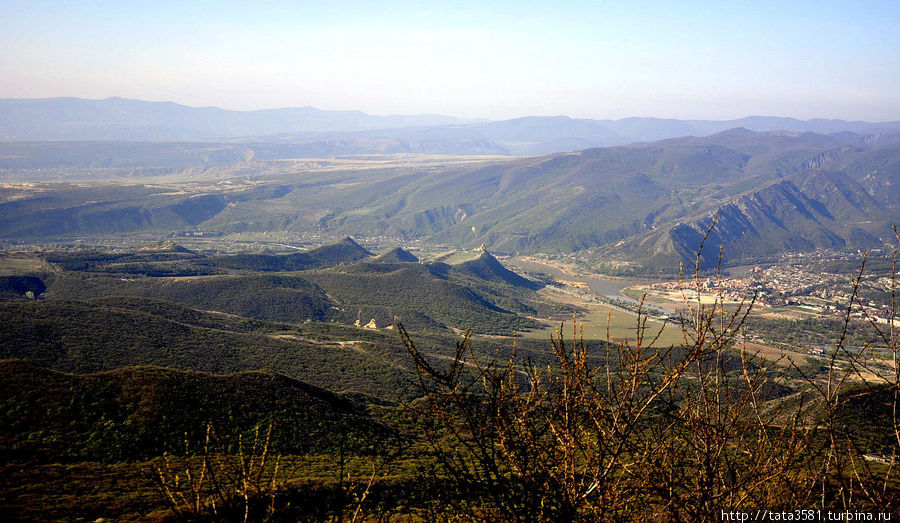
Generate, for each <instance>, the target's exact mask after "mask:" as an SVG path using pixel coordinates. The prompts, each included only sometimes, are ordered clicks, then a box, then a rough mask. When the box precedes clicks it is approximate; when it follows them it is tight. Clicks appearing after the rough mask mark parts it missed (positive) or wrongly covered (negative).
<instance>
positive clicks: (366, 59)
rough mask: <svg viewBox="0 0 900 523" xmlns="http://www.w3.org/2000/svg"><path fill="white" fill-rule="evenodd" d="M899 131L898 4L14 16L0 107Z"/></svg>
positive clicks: (189, 6) (35, 11)
mask: <svg viewBox="0 0 900 523" xmlns="http://www.w3.org/2000/svg"><path fill="white" fill-rule="evenodd" d="M58 96H76V97H82V98H91V99H101V98H106V97H110V96H120V97H124V98H135V99H141V100H151V101H174V102H177V103H181V104H185V105H190V106H217V107H222V108H226V109H235V110H253V109H271V108H279V107H304V106H312V107H316V108H319V109H327V110H361V111H365V112H367V113H371V114H424V113H430V114H446V115H452V116H458V117H464V118H488V119H505V118H513V117H519V116H528V115H567V116H571V117H579V118H598V119H607V118H609V119H619V118H625V117H630V116H652V117H659V118H679V119H716V120H724V119H732V118H740V117H743V116H749V115H769V116H787V117H794V118H800V119H810V118H840V119H845V120H866V121H890V120H900V2H898V1H896V0H887V1H865V0H860V1H858V2H847V1H846V0H843V1H830V0H819V1H811V2H807V1H790V0H782V1H777V2H775V1H773V2H760V1H747V2H728V1H726V0H720V1H711V2H690V1H677V2H676V1H668V2H663V1H660V2H641V1H629V2H600V1H596V2H562V1H554V2H551V1H536V2H528V1H519V2H486V1H481V2H468V1H465V0H460V1H454V2H429V3H426V2H421V1H414V2H345V1H339V0H333V1H329V2H323V1H317V2H304V1H292V2H274V1H269V2H267V1H264V0H261V1H256V2H236V1H227V0H218V1H214V2H205V1H198V2H191V1H187V0H182V1H167V0H157V1H154V2H137V1H135V2H132V1H120V0H116V1H95V2H84V1H81V2H79V1H65V0H58V1H41V0H25V1H19V0H0V98H48V97H58Z"/></svg>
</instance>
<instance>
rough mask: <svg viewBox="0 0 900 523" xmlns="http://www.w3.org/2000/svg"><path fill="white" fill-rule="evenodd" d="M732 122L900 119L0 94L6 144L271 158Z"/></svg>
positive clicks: (534, 147) (812, 124) (472, 148)
mask: <svg viewBox="0 0 900 523" xmlns="http://www.w3.org/2000/svg"><path fill="white" fill-rule="evenodd" d="M736 127H743V128H745V129H748V130H751V131H757V132H767V131H789V132H814V133H819V134H831V133H836V132H846V131H849V132H854V133H864V134H873V133H879V132H884V131H888V130H892V129H900V122H883V123H868V122H859V121H854V122H848V121H843V120H823V119H816V120H808V121H801V120H796V119H793V118H778V117H766V116H750V117H746V118H741V119H738V120H722V121H713V120H672V119H659V118H625V119H622V120H590V119H574V118H569V117H566V116H552V117H545V116H529V117H523V118H515V119H512V120H504V121H496V122H488V121H471V120H468V121H467V120H462V119H459V118H454V117H449V116H438V115H415V116H400V115H391V116H373V115H369V114H366V113H363V112H360V111H322V110H318V109H314V108H312V107H303V108H285V109H269V110H260V111H230V110H225V109H219V108H215V107H200V108H195V107H187V106H184V105H179V104H176V103H172V102H146V101H139V100H128V99H123V98H107V99H105V100H85V99H79V98H47V99H4V100H0V142H22V141H30V142H41V141H129V142H170V141H180V142H183V141H206V142H208V141H234V140H238V141H239V142H241V146H240V147H234V146H232V147H226V148H227V149H229V150H231V149H241V150H244V149H246V145H247V144H254V145H255V146H254V147H253V149H254V151H255V153H256V154H259V155H261V156H262V157H272V158H287V157H293V158H297V157H322V156H336V155H348V154H370V153H403V152H413V153H439V154H497V155H538V154H550V153H555V152H567V151H576V150H581V149H586V148H590V147H605V146H614V145H625V144H629V143H634V142H648V141H655V140H662V139H667V138H676V137H681V136H708V135H711V134H714V133H718V132H721V131H724V130H727V129H732V128H736ZM261 144H268V145H266V146H262V145H261ZM157 147H158V146H157ZM207 147H208V146H207ZM256 149H259V150H256Z"/></svg>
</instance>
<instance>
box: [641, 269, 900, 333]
mask: <svg viewBox="0 0 900 523" xmlns="http://www.w3.org/2000/svg"><path fill="white" fill-rule="evenodd" d="M891 288H892V281H891V278H889V277H886V276H882V277H877V278H875V277H872V278H869V279H864V280H863V281H862V282H861V284H860V291H859V293H858V296H857V297H856V299H854V300H853V307H852V311H851V317H853V318H859V319H867V320H871V321H873V322H875V323H884V324H887V323H888V322H889V321H890V319H891V318H892V313H891V303H890V293H891ZM650 290H651V291H657V292H663V293H675V292H678V293H681V294H684V296H686V297H687V298H688V299H696V296H697V293H698V291H699V293H700V295H704V294H705V295H707V296H713V297H718V298H719V299H721V300H723V301H725V302H726V303H729V302H731V303H740V302H741V301H745V302H746V301H748V300H750V299H752V298H753V297H754V296H755V297H756V301H755V303H754V307H761V308H764V309H778V310H783V311H784V310H787V311H794V312H796V313H799V314H806V315H813V316H819V317H829V316H830V317H842V316H843V315H845V314H846V312H847V307H848V304H850V298H851V295H852V292H853V282H852V280H851V276H850V275H849V274H848V275H841V274H831V273H825V272H815V271H813V270H810V269H808V268H806V267H804V266H802V265H794V264H784V265H774V266H771V267H765V268H763V267H760V266H756V267H753V268H752V269H750V270H749V271H748V272H747V273H746V274H744V275H743V276H741V277H731V278H724V277H723V278H712V277H710V278H706V279H703V280H701V281H700V282H699V283H698V282H694V281H675V282H660V283H654V284H652V285H650ZM873 294H874V295H881V296H887V299H881V300H876V299H872V298H871V297H870V296H871V295H873ZM894 324H895V325H900V321H898V320H897V319H896V318H895V319H894Z"/></svg>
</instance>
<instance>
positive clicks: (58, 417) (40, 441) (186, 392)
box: [0, 360, 389, 461]
mask: <svg viewBox="0 0 900 523" xmlns="http://www.w3.org/2000/svg"><path fill="white" fill-rule="evenodd" d="M0 391H2V393H0V427H2V428H0V433H2V437H3V438H4V440H5V441H6V445H5V451H4V453H5V454H6V456H5V458H6V459H11V458H13V457H14V456H16V454H22V455H26V454H27V453H29V452H31V451H33V450H34V449H41V451H42V452H44V453H47V454H49V455H48V456H46V457H47V458H50V456H52V455H55V456H57V457H58V458H61V457H62V458H64V459H67V460H75V459H77V460H97V461H122V460H129V459H146V458H150V457H153V456H157V455H160V454H162V453H163V452H170V453H179V452H183V451H184V438H185V433H187V434H188V438H189V439H190V440H191V441H201V440H202V436H203V434H204V433H205V430H206V425H207V423H213V424H214V427H215V428H216V431H217V433H218V434H219V435H220V436H222V437H231V435H234V434H239V433H246V432H248V431H251V430H252V429H253V428H254V427H255V426H257V425H260V424H263V425H264V426H267V424H268V422H269V421H270V420H274V422H275V424H276V426H277V429H278V430H277V433H276V438H275V440H274V441H273V445H274V448H273V450H274V451H276V452H280V453H290V454H305V453H309V452H323V451H330V450H333V449H334V448H335V447H336V445H337V444H338V443H339V442H340V441H343V442H344V443H345V445H347V446H348V449H352V450H354V451H368V450H372V449H376V448H377V442H378V441H379V440H381V439H383V438H384V437H387V436H388V432H389V431H388V430H387V429H386V428H384V427H381V426H380V425H379V424H378V423H376V422H374V421H372V420H371V419H369V418H368V417H367V416H366V415H365V414H364V413H362V412H361V411H360V410H359V409H358V408H357V407H355V406H354V405H353V404H351V403H350V402H348V401H346V400H344V399H341V398H340V397H338V396H336V395H334V394H333V393H330V392H328V391H326V390H323V389H320V388H318V387H314V386H311V385H308V384H306V383H303V382H301V381H297V380H294V379H291V378H288V377H286V376H283V375H279V374H275V373H272V372H264V371H252V372H250V371H247V372H242V373H239V374H228V375H210V374H204V373H199V372H186V371H176V370H172V369H164V368H158V367H124V368H119V369H116V370H111V371H106V372H102V373H92V374H67V373H62V372H57V371H52V370H48V369H45V368H42V367H38V366H36V365H34V364H32V363H29V362H26V361H23V360H2V361H0ZM195 450H197V449H195Z"/></svg>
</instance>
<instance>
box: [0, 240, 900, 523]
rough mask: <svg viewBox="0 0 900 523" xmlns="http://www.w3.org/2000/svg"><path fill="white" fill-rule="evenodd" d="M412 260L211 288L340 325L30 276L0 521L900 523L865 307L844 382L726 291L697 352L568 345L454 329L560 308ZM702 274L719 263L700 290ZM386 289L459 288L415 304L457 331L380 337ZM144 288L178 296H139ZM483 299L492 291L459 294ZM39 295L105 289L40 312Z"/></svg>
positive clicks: (704, 311) (166, 288)
mask: <svg viewBox="0 0 900 523" xmlns="http://www.w3.org/2000/svg"><path fill="white" fill-rule="evenodd" d="M898 240H900V238H898ZM345 252H346V251H345ZM351 252H355V251H354V250H353V249H351ZM401 255H402V253H401ZM183 256H187V257H188V258H189V259H192V260H193V262H192V263H193V264H194V265H195V266H202V263H198V259H199V257H197V256H194V255H191V254H187V255H185V254H184V253H179V254H178V255H177V256H176V257H177V258H179V260H181V259H182V257H183ZM354 256H355V255H354ZM402 257H403V256H400V257H399V258H400V259H397V258H398V257H395V258H394V259H389V260H380V261H373V260H367V259H359V260H344V261H342V262H340V263H334V264H332V262H329V261H326V262H325V263H324V265H320V266H318V267H315V268H307V269H304V270H303V271H283V270H282V269H284V267H283V266H282V265H278V266H276V267H274V268H273V269H272V270H263V269H260V267H263V268H265V267H269V266H270V265H267V264H270V263H271V262H272V261H273V260H271V259H269V258H253V259H252V263H253V267H252V269H251V268H249V266H245V265H241V266H240V267H239V268H237V267H236V264H238V263H240V264H244V263H246V262H247V260H246V259H242V258H234V259H229V260H228V261H227V262H226V263H223V264H217V265H206V267H207V268H209V267H212V269H213V271H212V272H215V274H206V275H199V274H198V275H194V276H190V277H189V278H192V279H195V280H196V281H199V282H203V285H209V283H208V282H210V281H219V280H225V281H230V280H241V279H244V278H249V279H250V280H249V281H251V282H253V283H251V284H247V285H246V286H244V287H241V288H240V289H241V290H240V291H239V292H240V293H242V294H252V293H253V292H256V291H258V290H259V289H260V288H261V282H265V281H272V280H269V279H267V278H277V279H280V281H282V283H283V282H284V281H302V282H303V284H302V285H304V286H307V285H308V288H307V287H303V288H304V289H308V292H307V294H310V293H319V292H320V291H319V289H328V291H327V292H321V294H320V297H321V299H322V300H327V301H323V303H327V304H329V305H327V306H325V307H321V310H329V311H333V312H330V313H329V314H334V316H331V317H329V318H328V319H329V320H330V321H328V322H317V321H309V322H306V321H305V320H304V321H303V322H299V323H298V322H297V321H292V320H279V321H273V319H277V318H272V317H271V316H270V315H269V313H267V312H259V313H258V314H255V315H254V314H249V313H248V311H251V312H252V311H253V310H257V311H264V310H265V309H252V308H242V309H240V311H238V312H239V313H237V312H232V313H231V314H222V312H221V311H220V312H211V311H208V310H199V309H202V308H204V307H201V302H191V301H190V300H213V299H219V300H222V301H220V302H216V303H213V302H211V301H203V302H202V303H206V304H210V305H208V306H209V307H211V308H216V309H217V310H218V309H220V308H221V307H220V306H221V305H225V304H226V303H227V304H229V305H232V306H241V305H240V304H241V303H246V302H242V301H241V300H239V299H234V298H229V299H225V298H223V296H228V295H227V293H226V294H222V293H221V292H220V291H221V290H222V289H233V288H234V287H233V286H231V285H228V286H224V287H221V288H219V290H217V291H215V292H212V291H210V290H209V289H208V288H207V287H203V289H206V291H208V294H209V295H204V296H200V297H193V296H192V293H191V292H188V291H181V290H179V289H180V287H179V286H180V285H182V283H181V282H182V281H184V280H179V279H177V278H182V277H177V278H176V279H172V280H169V279H168V278H171V277H168V276H166V277H160V276H150V275H146V274H144V275H143V276H141V277H140V278H134V275H135V273H131V275H130V276H124V275H123V274H124V273H116V272H112V269H109V267H110V265H111V263H125V262H122V261H121V259H118V260H117V261H115V262H108V261H103V260H100V261H99V262H98V261H96V260H94V261H91V262H90V264H88V265H78V264H80V263H81V262H82V261H84V257H82V258H81V260H80V261H79V259H78V258H77V257H70V258H69V259H68V260H67V263H69V262H71V263H76V265H71V266H69V272H71V273H74V274H67V273H66V271H63V272H62V273H57V274H55V275H50V274H40V275H39V276H40V278H38V281H40V284H41V285H45V288H44V289H43V290H41V289H40V285H39V284H38V283H37V282H35V281H33V280H21V279H11V280H7V281H6V287H7V288H8V290H9V293H10V294H11V295H15V297H16V299H14V300H9V301H3V302H0V318H2V322H3V325H4V327H5V328H4V330H3V332H2V333H0V347H2V350H3V353H2V354H3V357H6V358H16V359H9V360H5V361H2V362H0V380H2V383H0V390H2V392H3V394H2V398H0V400H2V402H0V427H2V433H0V438H2V441H3V445H2V447H0V448H2V449H3V450H2V452H3V455H4V457H3V463H4V464H3V470H2V473H3V474H4V477H5V478H6V486H4V487H3V489H2V496H0V515H2V516H3V517H4V518H5V519H8V520H22V519H24V520H34V519H42V520H79V519H81V520H95V519H96V518H99V517H104V518H110V517H112V518H116V519H117V520H141V521H146V520H157V521H171V520H195V521H221V520H229V521H231V520H234V521H243V520H246V521H251V520H252V521H265V520H268V521H298V520H300V521H322V520H345V519H346V520H356V521H366V520H369V521H375V520H385V519H391V520H398V519H399V520H412V521H422V520H424V521H434V520H485V521H576V520H584V521H597V520H623V519H631V520H636V519H640V520H646V519H657V520H714V519H716V520H718V519H719V515H720V513H721V511H722V510H730V509H749V508H754V509H755V508H759V507H766V508H771V509H776V508H781V509H797V508H819V509H830V510H852V511H876V512H877V511H882V512H885V511H893V512H896V511H897V510H898V509H900V478H898V476H897V467H896V465H895V460H896V457H897V455H898V450H900V428H898V424H897V422H896V415H895V413H896V412H897V411H898V407H900V401H898V387H900V362H898V360H897V355H898V351H900V346H898V343H897V337H896V335H895V333H894V331H893V328H890V327H888V328H885V327H884V326H882V325H879V324H876V323H874V322H873V323H872V324H871V325H870V334H871V336H870V338H869V339H870V340H871V339H874V340H875V341H874V343H871V344H869V345H867V346H866V347H864V348H863V350H859V348H854V349H853V350H849V348H848V347H847V345H848V341H849V340H850V339H854V340H855V339H856V338H851V337H850V334H851V333H852V332H854V331H853V330H851V328H850V327H849V326H850V325H851V322H850V317H849V314H850V308H849V307H848V315H847V319H846V321H845V327H844V329H843V332H842V335H841V336H840V337H839V338H838V339H836V340H835V342H834V344H835V350H833V351H831V352H830V353H829V356H828V359H827V360H823V361H824V363H823V364H821V365H820V364H816V365H800V364H799V363H793V362H783V361H782V362H772V361H768V360H766V359H763V358H761V357H758V356H757V355H755V354H753V353H752V352H751V351H749V350H748V349H747V346H746V345H744V344H743V343H742V342H741V341H740V340H741V339H744V338H745V336H744V332H745V328H746V327H747V325H748V319H749V318H750V317H751V316H750V312H751V310H752V306H753V303H752V300H751V301H749V302H745V303H742V304H740V305H738V306H733V305H729V306H727V307H726V305H725V303H724V301H722V300H721V298H720V297H719V296H716V295H715V292H714V291H713V296H712V299H711V300H709V301H706V302H704V304H702V305H691V306H690V307H688V308H687V309H685V310H684V311H682V317H681V321H680V325H679V327H680V331H681V332H680V333H679V337H680V339H681V340H682V343H680V344H678V345H673V344H661V343H659V339H657V338H656V336H657V333H658V326H657V325H654V324H651V323H650V322H649V320H648V317H647V316H646V315H645V314H643V313H642V312H641V313H639V314H638V315H637V317H636V325H635V328H634V331H633V332H634V335H633V336H630V337H629V338H627V339H622V340H618V341H616V340H600V341H597V340H590V339H585V336H584V334H583V331H582V329H581V325H580V324H579V323H578V322H577V321H575V322H573V323H572V324H570V325H567V326H565V328H561V329H560V330H558V331H557V333H556V334H555V336H554V337H553V339H552V340H551V341H550V342H549V343H548V342H545V341H536V340H526V339H522V338H491V337H484V336H476V335H474V334H473V333H471V332H470V333H467V334H464V335H463V336H462V337H461V339H460V338H458V337H456V336H455V335H454V334H452V333H451V332H448V329H446V328H444V327H445V325H444V323H445V322H437V321H435V318H440V317H441V316H440V314H447V316H445V318H448V320H447V321H448V322H449V321H450V318H453V319H455V320H463V321H465V320H467V319H469V318H478V317H479V316H468V315H469V314H472V313H471V312H466V311H465V310H464V309H465V308H464V307H462V308H455V307H456V305H454V304H455V303H457V302H455V301H454V300H456V299H469V298H472V297H473V296H477V299H472V300H471V301H470V303H471V304H472V305H471V307H478V306H482V307H486V308H487V310H492V311H494V312H496V313H498V314H501V315H502V314H509V315H510V316H509V317H516V318H518V317H520V315H518V314H514V312H525V313H527V312H535V311H537V310H539V309H541V308H544V312H546V311H548V310H551V309H552V307H550V306H549V305H546V304H541V303H540V301H539V300H538V299H537V298H536V297H535V296H534V294H533V292H534V289H533V288H529V285H530V284H526V285H523V284H522V282H519V281H517V280H515V279H514V278H512V277H511V276H509V275H508V274H505V273H503V272H501V271H500V270H499V269H498V268H497V267H495V266H494V265H493V262H492V261H491V259H487V258H481V259H479V260H478V263H474V264H469V265H466V266H454V267H451V266H441V265H436V264H435V265H431V266H428V265H426V264H419V263H417V262H413V261H406V262H404V261H402ZM101 258H102V257H101ZM894 260H895V262H894V263H896V253H895V255H894ZM145 261H146V260H144V261H141V262H140V263H144V262H145ZM156 261H157V262H160V260H156ZM283 261H284V260H281V259H279V260H275V262H277V263H278V264H280V263H282V262H283ZM494 261H496V260H494ZM132 262H135V261H134V260H133V259H132V260H131V261H129V262H128V263H132ZM261 262H265V263H263V264H262V265H260V263H261ZM54 263H60V261H57V262H54ZM180 263H181V261H178V262H177V263H176V264H175V265H177V264H180ZM204 263H206V262H204ZM229 265H230V266H229ZM180 266H185V265H180ZM157 269H159V266H154V270H157ZM398 271H400V272H399V273H398ZM699 271H700V264H699V261H698V263H697V267H696V272H695V274H694V279H696V280H697V281H698V282H699V275H700V272H699ZM268 273H271V274H268ZM395 273H398V274H395ZM112 274H115V276H111V275H112ZM860 277H861V276H859V277H857V280H856V282H857V285H855V287H854V290H853V295H854V299H856V298H855V297H856V296H857V291H858V281H859V278H860ZM132 278H134V279H135V280H136V281H134V282H132V281H127V280H129V279H132ZM390 278H396V280H390ZM421 278H424V279H421ZM382 279H386V280H384V281H395V282H404V281H405V282H409V281H412V282H429V283H428V285H437V287H434V288H433V289H432V290H431V291H429V289H431V288H430V287H429V286H428V285H418V286H417V285H415V284H408V285H407V286H398V287H395V290H396V293H397V294H398V295H399V296H400V297H403V296H407V295H408V296H411V297H416V296H419V298H415V299H413V298H411V299H410V300H409V302H408V303H404V304H402V307H408V308H410V310H412V309H421V310H422V313H423V315H424V316H425V317H427V318H429V319H430V320H431V321H432V322H433V323H428V322H423V323H421V324H420V325H424V326H426V327H429V328H431V329H432V330H429V328H420V329H417V330H412V329H411V330H410V331H409V332H408V331H407V330H406V328H404V324H399V323H398V324H397V325H396V326H395V328H394V329H390V330H380V331H379V330H369V329H365V328H362V327H361V326H358V325H353V323H352V321H351V318H348V317H347V311H339V310H335V309H332V308H331V307H334V306H339V305H346V304H348V303H350V301H351V300H352V299H355V300H357V301H356V302H355V303H356V307H357V310H359V311H368V310H369V309H364V307H372V308H373V309H375V308H377V307H388V306H390V303H389V302H387V301H386V300H387V299H388V298H387V295H388V294H389V292H388V290H389V289H391V288H392V287H391V286H392V285H395V284H394V283H390V284H384V286H383V287H380V286H379V285H380V284H378V283H377V282H379V281H383V280H382ZM138 280H140V281H138ZM60 282H63V283H60ZM78 282H82V283H83V284H84V285H80V284H78ZM98 282H100V283H98ZM347 282H351V283H347ZM372 282H375V283H372ZM440 282H444V283H443V284H442V283H440ZM454 282H455V283H454ZM131 283H136V284H137V286H136V287H137V288H147V289H154V293H155V294H153V295H148V294H146V293H130V292H129V293H126V295H125V296H123V295H121V294H118V295H117V294H116V292H118V289H122V288H131V287H127V286H126V285H125V284H131ZM370 284H371V285H372V286H371V288H372V289H374V290H373V291H372V292H369V293H361V292H360V291H359V289H360V288H362V287H363V286H365V285H370ZM450 284H454V285H458V287H452V286H451V287H447V286H446V285H450ZM517 284H518V285H517ZM342 285H347V287H346V288H344V287H342ZM91 286H93V287H91ZM91 288H93V289H102V291H90V292H88V291H85V290H84V289H91ZM262 288H263V289H268V287H262ZM462 288H465V289H469V293H471V294H467V293H464V292H463V293H461V294H457V295H455V294H452V293H448V292H447V290H448V289H451V290H455V289H462ZM111 289H112V290H111ZM379 289H382V290H379ZM23 290H24V292H28V291H31V292H33V293H34V292H35V291H38V292H39V293H46V294H47V295H52V293H59V294H57V296H60V297H62V296H63V295H64V293H79V292H83V293H85V294H83V295H79V296H78V298H79V299H77V300H73V299H66V300H58V299H41V300H36V301H34V300H27V299H25V298H22V297H21V296H22V295H23V294H24V292H23ZM417 293H420V294H417ZM256 296H259V297H260V300H262V301H261V302H260V303H267V304H271V303H273V302H275V303H277V301H278V300H277V296H278V293H269V292H258V293H257V294H256ZM273 297H274V298H273ZM435 297H441V298H446V300H445V301H446V302H447V304H446V305H444V306H441V305H439V304H435V303H434V299H435ZM268 298H272V299H273V300H274V301H273V300H269V301H266V300H265V299H268ZM394 300H395V301H398V300H397V298H396V296H395V297H394ZM417 300H423V301H422V303H421V304H420V303H419V302H418V301H417ZM399 301H402V300H399ZM178 302H180V303H181V304H180V305H179V304H177V303H178ZM297 303H301V304H302V303H308V302H303V301H298V302H297ZM330 304H335V305H330ZM500 304H503V306H501V305H500ZM402 307H401V308H400V309H397V310H402ZM339 308H340V307H339ZM344 308H345V309H346V308H347V307H344ZM432 308H433V309H432ZM297 310H303V308H302V307H298V309H297ZM475 310H476V311H477V310H478V309H475ZM562 311H563V310H562V309H556V310H552V312H554V313H556V314H559V313H561V312H562ZM354 312H355V311H354ZM307 314H311V313H309V312H308V313H307ZM354 315H355V316H357V317H358V318H362V319H363V321H362V322H360V323H364V322H365V320H367V319H368V316H369V314H368V312H365V313H364V312H356V313H355V314H354ZM248 316H250V317H248ZM307 319H315V318H307ZM503 321H507V320H503ZM507 325H510V323H507ZM512 325H514V323H513V324H512ZM672 328H673V326H672V325H668V326H667V327H666V329H672ZM570 329H571V331H570ZM677 330H678V329H676V331H677ZM482 332H488V333H490V332H491V330H490V329H489V328H488V329H483V330H482ZM569 332H571V334H569ZM454 339H455V342H454ZM875 347H877V348H879V349H880V351H879V352H875V351H873V350H872V349H873V348H875ZM26 360H27V361H26ZM176 369H181V370H176ZM259 369H272V370H274V371H276V372H272V371H265V372H261V371H259ZM198 371H203V372H198ZM75 373H77V374H75ZM51 500H52V502H51Z"/></svg>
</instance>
